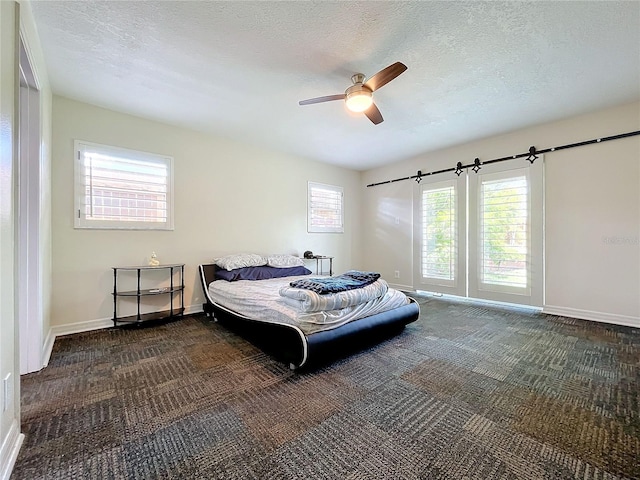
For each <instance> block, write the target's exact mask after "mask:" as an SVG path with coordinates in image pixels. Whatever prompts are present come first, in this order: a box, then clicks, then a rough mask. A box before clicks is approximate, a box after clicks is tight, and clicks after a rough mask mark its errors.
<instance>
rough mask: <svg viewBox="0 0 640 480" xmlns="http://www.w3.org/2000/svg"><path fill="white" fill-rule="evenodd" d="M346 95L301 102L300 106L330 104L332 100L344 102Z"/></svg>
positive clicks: (328, 96)
mask: <svg viewBox="0 0 640 480" xmlns="http://www.w3.org/2000/svg"><path fill="white" fill-rule="evenodd" d="M344 97H345V94H344V93H341V94H339V95H327V96H326V97H316V98H310V99H309V100H300V101H299V102H298V105H311V104H313V103H322V102H330V101H332V100H344Z"/></svg>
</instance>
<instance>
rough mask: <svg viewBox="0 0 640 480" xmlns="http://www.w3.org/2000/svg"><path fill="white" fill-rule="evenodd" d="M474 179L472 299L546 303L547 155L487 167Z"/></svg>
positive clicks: (471, 202)
mask: <svg viewBox="0 0 640 480" xmlns="http://www.w3.org/2000/svg"><path fill="white" fill-rule="evenodd" d="M468 178H469V203H468V208H469V215H468V217H469V222H468V239H469V258H468V260H469V290H468V295H469V297H472V298H480V299H485V300H494V301H500V302H510V303H518V304H523V305H533V306H542V304H543V291H544V290H543V278H544V276H543V271H542V269H543V237H544V231H543V220H544V204H543V158H542V156H540V158H538V159H537V160H536V161H535V162H534V163H533V164H529V163H527V162H526V161H524V160H522V159H520V160H513V161H509V162H501V163H498V164H494V165H486V166H483V167H482V169H481V170H480V171H479V172H478V173H477V174H473V173H469V177H468Z"/></svg>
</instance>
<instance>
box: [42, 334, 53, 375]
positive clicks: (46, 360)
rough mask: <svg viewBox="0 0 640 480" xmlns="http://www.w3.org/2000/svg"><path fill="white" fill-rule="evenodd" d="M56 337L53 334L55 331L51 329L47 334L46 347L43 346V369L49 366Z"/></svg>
mask: <svg viewBox="0 0 640 480" xmlns="http://www.w3.org/2000/svg"><path fill="white" fill-rule="evenodd" d="M55 340H56V336H55V334H54V333H53V329H52V328H49V332H48V333H47V338H46V339H45V340H44V345H43V346H42V368H44V367H46V366H47V365H49V359H50V358H51V351H52V350H53V342H55Z"/></svg>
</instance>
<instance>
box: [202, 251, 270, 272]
mask: <svg viewBox="0 0 640 480" xmlns="http://www.w3.org/2000/svg"><path fill="white" fill-rule="evenodd" d="M214 263H215V264H216V265H217V266H219V267H220V268H224V269H225V270H235V269H236V268H244V267H260V266H262V265H266V264H267V259H266V258H265V257H263V256H262V255H258V254H256V253H236V254H233V255H226V256H224V257H222V258H217V259H216V260H214Z"/></svg>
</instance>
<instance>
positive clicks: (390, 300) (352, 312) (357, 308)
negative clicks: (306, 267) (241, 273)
mask: <svg viewBox="0 0 640 480" xmlns="http://www.w3.org/2000/svg"><path fill="white" fill-rule="evenodd" d="M300 278H308V277H307V276H306V275H303V276H298V277H284V278H270V279H267V280H257V281H255V280H239V281H237V282H227V281H226V280H216V281H215V282H211V283H210V284H209V296H210V298H211V300H213V301H214V302H215V303H217V304H218V305H221V306H223V307H226V308H228V309H230V310H233V311H234V312H236V313H239V314H241V315H244V316H246V317H249V318H252V319H254V320H261V321H264V322H272V323H286V324H289V325H294V326H296V327H298V328H300V329H301V330H302V331H303V332H304V333H305V334H311V333H315V332H319V331H323V330H331V329H333V328H336V327H339V326H340V325H344V324H345V323H347V322H350V321H352V320H357V319H359V318H364V317H369V316H371V315H375V314H376V313H382V312H386V311H388V310H392V309H394V308H397V307H401V306H403V305H406V304H407V303H409V300H408V298H407V296H406V295H405V294H404V293H402V292H400V291H399V290H395V289H392V288H389V289H388V291H387V293H386V294H385V295H384V296H382V297H380V298H377V299H374V300H370V301H368V302H366V303H363V304H361V305H354V306H351V307H347V308H343V309H340V310H331V311H326V312H313V313H304V312H301V311H300V310H297V309H295V308H294V307H292V306H290V305H288V304H287V303H286V302H285V300H284V298H283V297H281V296H280V294H279V291H280V288H282V287H284V286H288V285H289V283H290V282H292V281H294V280H297V279H300Z"/></svg>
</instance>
